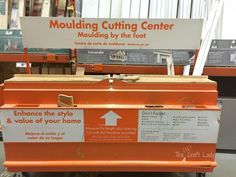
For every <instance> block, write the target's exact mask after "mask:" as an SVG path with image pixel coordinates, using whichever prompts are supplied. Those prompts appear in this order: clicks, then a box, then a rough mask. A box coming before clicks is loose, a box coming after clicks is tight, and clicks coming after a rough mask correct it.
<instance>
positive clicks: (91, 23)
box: [21, 17, 202, 49]
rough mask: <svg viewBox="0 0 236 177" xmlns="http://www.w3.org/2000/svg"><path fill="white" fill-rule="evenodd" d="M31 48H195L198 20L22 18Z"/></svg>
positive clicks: (198, 35) (26, 37)
mask: <svg viewBox="0 0 236 177" xmlns="http://www.w3.org/2000/svg"><path fill="white" fill-rule="evenodd" d="M21 28H22V32H23V44H24V47H28V48H79V49H86V48H88V49H196V48H199V46H200V38H201V31H202V20H199V19H194V20H193V19H191V20H187V19H175V20H174V19H172V20H170V19H97V18H96V19H91V18H85V19H82V18H56V17H49V18H42V17H21Z"/></svg>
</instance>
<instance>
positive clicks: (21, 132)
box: [0, 109, 84, 142]
mask: <svg viewBox="0 0 236 177" xmlns="http://www.w3.org/2000/svg"><path fill="white" fill-rule="evenodd" d="M0 114H1V124H2V128H3V140H4V142H83V141H84V112H83V110H78V109H60V110H58V109H5V110H1V112H0Z"/></svg>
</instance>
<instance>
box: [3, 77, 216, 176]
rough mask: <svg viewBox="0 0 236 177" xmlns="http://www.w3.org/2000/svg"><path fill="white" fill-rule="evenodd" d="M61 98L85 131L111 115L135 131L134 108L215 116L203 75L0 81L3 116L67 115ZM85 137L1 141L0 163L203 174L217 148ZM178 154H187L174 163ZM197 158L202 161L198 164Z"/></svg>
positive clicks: (17, 167) (212, 89) (211, 88)
mask: <svg viewBox="0 0 236 177" xmlns="http://www.w3.org/2000/svg"><path fill="white" fill-rule="evenodd" d="M1 88H3V87H1ZM59 94H65V95H69V96H72V97H73V100H74V104H75V106H76V107H73V108H70V109H83V110H84V125H85V126H88V125H90V126H91V127H96V126H101V125H100V123H101V122H99V121H103V120H101V119H97V120H96V119H95V118H96V117H99V116H101V115H103V114H105V113H106V112H108V111H110V110H112V111H114V112H116V113H117V114H119V115H120V116H121V117H123V118H126V119H127V121H126V122H125V123H124V126H130V127H136V131H138V130H137V117H138V110H176V111H178V110H190V111H191V110H219V107H218V105H217V97H218V92H217V85H216V83H215V82H213V81H210V80H208V78H207V77H185V76H172V77H168V76H141V75H140V76H127V77H126V76H123V77H121V76H114V77H113V78H110V77H109V76H68V77H66V76H34V75H31V76H25V75H24V76H17V77H15V78H13V79H10V80H7V81H5V83H4V89H3V100H2V102H1V103H2V104H3V102H4V104H3V105H2V106H1V110H12V109H25V110H30V109H55V110H64V109H68V108H64V107H57V101H58V95H59ZM1 95H2V94H1ZM0 101H1V97H0ZM3 131H4V130H3ZM85 131H86V129H85ZM74 136H76V134H75V135H74ZM84 138H85V140H84V142H4V146H5V154H6V160H5V162H4V165H5V166H6V167H7V169H8V170H9V171H14V172H16V171H30V172H33V171H37V172H39V171H57V172H58V171H145V172H158V171H161V172H209V171H212V170H213V168H214V167H215V166H216V162H215V156H214V155H215V151H216V144H215V143H182V142H138V141H137V134H135V133H134V134H133V135H132V136H130V139H116V137H113V139H112V138H111V139H100V140H99V139H97V140H96V139H93V138H91V136H90V135H89V134H85V137H84ZM178 151H179V152H183V153H185V154H187V153H191V155H190V156H187V155H186V156H184V158H183V157H178V156H176V152H178ZM195 152H198V153H201V154H208V155H206V156H204V155H203V156H202V155H201V156H199V157H198V158H196V156H194V153H195ZM209 154H212V155H209Z"/></svg>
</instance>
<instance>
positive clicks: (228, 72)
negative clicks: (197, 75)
mask: <svg viewBox="0 0 236 177" xmlns="http://www.w3.org/2000/svg"><path fill="white" fill-rule="evenodd" d="M78 67H84V68H85V71H86V72H87V73H101V74H102V73H113V74H133V73H135V74H167V68H166V66H143V65H140V66H139V65H102V64H79V65H78ZM175 74H176V75H182V74H183V66H175ZM203 75H208V76H230V77H235V76H236V67H205V68H204V72H203Z"/></svg>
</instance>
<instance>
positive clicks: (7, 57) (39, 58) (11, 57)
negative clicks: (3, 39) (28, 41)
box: [0, 53, 70, 63]
mask: <svg viewBox="0 0 236 177" xmlns="http://www.w3.org/2000/svg"><path fill="white" fill-rule="evenodd" d="M29 59H30V62H32V63H69V61H70V57H69V55H65V54H56V55H55V54H32V53H29ZM0 62H25V59H24V54H23V53H20V54H19V53H18V54H17V53H16V54H13V53H0Z"/></svg>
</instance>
